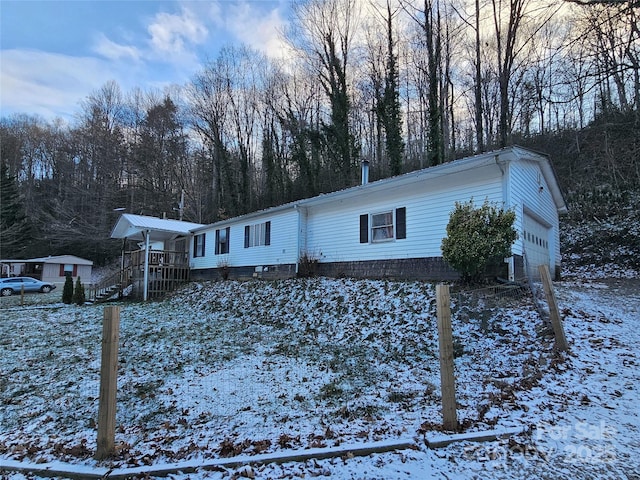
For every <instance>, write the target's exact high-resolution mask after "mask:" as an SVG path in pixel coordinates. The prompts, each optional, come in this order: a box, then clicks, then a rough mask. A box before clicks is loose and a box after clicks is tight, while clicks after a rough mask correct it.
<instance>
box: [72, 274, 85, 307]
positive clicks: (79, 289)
mask: <svg viewBox="0 0 640 480" xmlns="http://www.w3.org/2000/svg"><path fill="white" fill-rule="evenodd" d="M86 301H87V298H86V297H85V294H84V285H82V283H81V282H80V277H78V278H77V279H76V288H75V290H74V291H73V303H75V304H76V305H84V302H86Z"/></svg>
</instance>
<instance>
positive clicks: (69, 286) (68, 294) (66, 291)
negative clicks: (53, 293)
mask: <svg viewBox="0 0 640 480" xmlns="http://www.w3.org/2000/svg"><path fill="white" fill-rule="evenodd" d="M72 302H73V278H72V277H71V275H67V278H66V279H65V280H64V287H63V288H62V303H65V304H67V305H70V304H71V303H72Z"/></svg>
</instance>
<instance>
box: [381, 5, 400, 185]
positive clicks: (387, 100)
mask: <svg viewBox="0 0 640 480" xmlns="http://www.w3.org/2000/svg"><path fill="white" fill-rule="evenodd" d="M392 17H393V16H392V13H391V6H390V4H387V49H388V52H387V55H388V57H387V73H386V77H385V87H384V96H383V100H382V108H383V115H382V123H383V124H384V129H385V132H386V134H387V136H386V144H385V150H386V152H387V158H388V159H389V167H390V170H391V175H399V174H400V173H402V157H403V155H404V140H403V139H402V109H401V106H400V91H399V84H400V80H399V75H398V58H397V56H396V54H395V53H394V49H393V47H394V40H393V23H392Z"/></svg>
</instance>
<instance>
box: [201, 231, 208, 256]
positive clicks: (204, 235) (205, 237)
mask: <svg viewBox="0 0 640 480" xmlns="http://www.w3.org/2000/svg"><path fill="white" fill-rule="evenodd" d="M206 239H207V234H206V233H203V234H202V256H203V257H204V252H206V250H205V245H204V241H205V240H206Z"/></svg>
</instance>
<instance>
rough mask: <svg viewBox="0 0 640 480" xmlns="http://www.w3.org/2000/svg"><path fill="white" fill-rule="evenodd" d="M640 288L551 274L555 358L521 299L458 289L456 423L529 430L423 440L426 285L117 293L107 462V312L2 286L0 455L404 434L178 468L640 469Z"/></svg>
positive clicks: (72, 455) (605, 472) (260, 445)
mask: <svg viewBox="0 0 640 480" xmlns="http://www.w3.org/2000/svg"><path fill="white" fill-rule="evenodd" d="M639 292H640V281H639V280H638V279H637V278H636V279H624V280H616V281H611V280H598V281H583V280H577V279H571V280H568V281H565V282H559V283H557V284H556V295H557V298H558V302H559V304H560V308H561V310H562V314H563V317H564V324H565V329H566V335H567V338H568V340H569V343H570V347H571V351H570V353H568V354H562V355H560V354H557V353H555V352H554V351H553V348H552V347H553V338H552V337H551V336H550V335H549V329H548V327H547V326H545V325H544V323H543V321H542V320H541V319H540V317H539V315H538V313H537V311H536V309H535V308H534V304H533V302H532V299H531V298H530V297H529V296H528V295H524V296H517V295H516V296H507V295H502V294H501V295H497V296H494V295H491V294H488V293H487V292H480V294H478V295H473V296H469V295H466V294H460V295H459V294H453V295H452V301H453V314H454V318H453V330H454V346H455V348H454V350H455V353H456V360H455V368H456V376H457V383H456V396H457V401H458V420H459V422H460V424H461V426H462V427H463V431H465V432H469V431H480V430H489V429H495V428H508V427H522V428H524V429H525V430H526V433H523V434H520V435H517V436H513V437H511V438H508V439H502V440H496V441H490V442H483V443H471V442H459V443H454V444H451V445H449V446H448V447H444V448H440V449H429V448H427V447H426V446H425V444H424V434H425V433H426V434H427V435H432V434H433V433H440V432H438V430H440V424H441V422H442V418H441V413H440V378H439V363H438V347H437V345H438V343H437V328H436V315H435V299H434V288H433V286H432V285H429V284H424V283H420V282H405V283H403V282H391V281H356V280H350V279H338V280H333V279H324V278H319V279H308V280H290V281H282V282H231V281H229V282H220V283H193V284H191V285H190V286H188V287H186V288H185V289H184V290H182V291H180V292H179V293H177V294H175V295H174V296H172V297H171V298H170V299H167V300H165V301H162V302H153V303H149V304H146V305H144V304H137V303H123V304H122V305H121V331H120V351H119V353H120V356H119V376H118V410H117V425H118V428H117V432H116V443H117V450H118V454H117V456H116V458H115V459H113V460H112V461H109V462H97V461H95V460H93V459H92V455H93V453H94V451H95V445H96V425H95V421H96V418H97V409H98V399H97V397H98V383H99V367H100V365H99V363H100V341H101V338H100V336H101V320H102V315H103V307H102V306H84V307H78V306H66V305H63V304H61V303H59V296H60V293H59V292H53V293H51V294H48V295H43V294H34V295H27V296H26V297H25V303H26V305H24V306H20V305H19V302H20V299H19V297H10V298H2V299H0V307H1V311H0V401H1V402H2V410H1V411H0V464H2V461H3V459H4V460H20V461H24V462H31V463H37V464H40V463H43V462H51V461H62V462H67V463H69V464H73V465H78V468H80V467H83V468H85V467H89V468H90V467H115V468H117V467H120V468H123V467H133V466H142V465H163V464H167V463H173V462H181V461H185V460H196V461H197V460H203V461H206V460H208V459H213V458H219V457H230V456H233V455H238V454H250V455H252V454H261V453H269V452H280V451H284V450H290V449H300V450H304V449H308V448H317V447H323V446H327V447H331V446H336V445H347V444H349V445H350V444H358V443H363V442H374V441H381V440H388V441H390V440H394V439H406V438H409V439H414V441H415V446H414V448H410V449H405V450H402V451H397V452H390V453H379V454H374V455H369V456H365V457H353V458H351V457H350V456H346V457H343V458H334V459H324V460H308V461H306V462H297V463H296V462H289V463H284V464H267V465H258V466H252V467H242V468H224V469H216V470H213V471H204V470H202V471H197V472H196V473H189V474H171V475H169V477H170V478H175V479H179V480H186V479H187V478H189V479H196V478H212V479H216V478H237V477H242V476H245V477H255V478H299V477H310V476H319V475H323V476H324V475H326V476H332V477H334V478H354V479H355V478H358V479H374V478H381V479H383V478H384V479H393V478H449V479H453V478H461V479H467V478H469V479H473V478H507V479H511V478H513V479H520V478H549V479H551V478H554V479H555V478H567V479H569V478H579V479H587V478H612V479H613V478H616V479H618V478H622V479H625V478H626V479H639V478H640V461H639V460H638V452H639V451H640V419H639V417H638V412H639V410H640V408H639V403H638V400H637V398H638V394H639V393H640V387H639V386H638V385H639V384H640V371H639V362H640V360H639V359H638V356H637V350H638V346H639V345H640V293H639ZM0 478H3V479H4V478H10V479H12V480H17V479H23V478H37V477H34V476H33V475H31V474H28V473H24V472H22V473H20V472H9V471H5V472H1V471H0Z"/></svg>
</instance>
